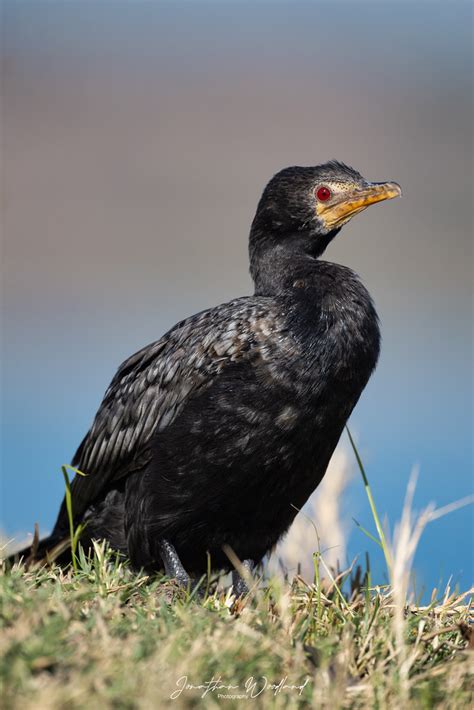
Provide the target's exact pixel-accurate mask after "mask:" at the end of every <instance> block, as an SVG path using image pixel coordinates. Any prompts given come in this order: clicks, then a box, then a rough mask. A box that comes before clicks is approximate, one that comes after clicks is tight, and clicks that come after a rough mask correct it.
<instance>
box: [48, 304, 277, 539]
mask: <svg viewBox="0 0 474 710" xmlns="http://www.w3.org/2000/svg"><path fill="white" fill-rule="evenodd" d="M288 337H289V336H288V334H287V331H286V326H285V322H284V318H283V314H282V313H281V312H278V310H277V309H276V307H275V306H274V305H273V302H272V300H271V299H270V298H265V297H253V298H240V299H236V300H235V301H231V302H230V303H227V304H224V305H222V306H218V307H216V308H213V309H210V310H207V311H203V312H201V313H198V314H197V315H195V316H192V317H191V318H188V319H187V320H184V321H182V322H181V323H178V324H177V325H176V326H175V327H174V328H173V329H172V330H170V331H169V332H168V333H167V334H166V335H165V336H164V337H163V338H161V339H160V340H158V341H156V342H155V343H152V344H151V345H148V346H147V347H145V348H143V349H142V350H140V351H139V352H137V353H136V354H135V355H132V356H131V357H130V358H129V359H128V360H126V361H125V362H124V363H123V364H122V365H121V366H120V368H119V370H118V372H117V374H116V375H115V377H114V378H113V380H112V382H111V384H110V386H109V388H108V389H107V391H106V393H105V396H104V399H103V401H102V403H101V405H100V407H99V410H98V412H97V414H96V417H95V420H94V422H93V424H92V427H91V429H90V431H89V432H88V434H87V435H86V437H85V438H84V440H83V442H82V444H81V445H80V447H79V449H78V451H77V453H76V456H75V457H74V459H73V465H74V466H76V467H77V468H78V469H79V470H80V471H82V472H83V473H85V474H86V476H76V477H75V478H74V480H73V482H72V496H73V507H74V516H75V518H76V517H77V518H80V517H81V515H82V513H83V512H84V511H85V509H86V508H87V507H88V506H89V505H90V504H91V503H93V501H94V500H96V499H97V498H98V497H100V495H101V494H103V492H104V491H105V490H107V489H108V488H110V487H111V484H113V483H114V482H115V481H116V480H118V479H120V478H122V477H124V476H126V475H127V474H128V473H129V472H130V470H131V467H132V468H133V466H134V462H136V461H137V460H139V459H140V454H141V453H143V451H144V450H146V449H147V444H148V443H149V442H150V439H151V437H152V435H153V434H154V432H155V431H160V430H163V429H165V428H166V427H167V426H168V425H169V424H171V422H173V420H174V419H175V417H176V416H177V415H178V413H179V412H180V411H181V410H182V408H183V407H184V406H185V404H186V402H187V401H188V400H189V399H190V398H191V397H193V396H194V395H195V394H197V393H200V392H202V391H203V390H204V389H206V388H207V387H208V386H210V385H211V384H212V382H213V381H214V380H215V378H216V377H218V376H219V373H220V372H221V371H222V370H223V368H225V367H227V366H228V365H229V364H230V363H238V362H244V361H251V360H255V361H267V363H268V365H269V367H270V368H271V362H272V360H273V356H274V354H275V353H274V350H275V348H277V349H279V348H281V347H288ZM66 519H67V518H66ZM64 523H65V506H64V504H63V506H62V512H60V515H59V518H58V522H57V525H56V526H57V527H61V526H62V525H64Z"/></svg>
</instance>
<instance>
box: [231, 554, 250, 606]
mask: <svg viewBox="0 0 474 710" xmlns="http://www.w3.org/2000/svg"><path fill="white" fill-rule="evenodd" d="M242 567H243V568H244V569H245V570H247V572H248V573H249V574H251V573H252V570H253V567H254V563H253V561H252V560H244V561H243V562H242ZM232 586H233V588H234V594H235V596H236V597H243V596H245V594H248V593H249V587H248V584H247V582H246V581H245V579H244V578H243V577H242V575H241V574H240V573H239V572H238V571H237V570H236V569H234V570H233V572H232Z"/></svg>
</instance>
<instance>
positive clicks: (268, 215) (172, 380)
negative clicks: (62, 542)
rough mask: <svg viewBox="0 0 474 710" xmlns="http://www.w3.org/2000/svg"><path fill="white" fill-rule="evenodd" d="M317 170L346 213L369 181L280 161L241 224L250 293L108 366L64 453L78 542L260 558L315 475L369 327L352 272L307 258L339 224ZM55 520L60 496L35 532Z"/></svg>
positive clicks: (156, 556)
mask: <svg viewBox="0 0 474 710" xmlns="http://www.w3.org/2000/svg"><path fill="white" fill-rule="evenodd" d="M321 181H326V183H327V185H329V186H332V185H337V190H338V191H339V192H338V196H337V199H338V200H339V202H338V205H340V204H341V191H344V189H346V190H347V192H348V195H351V196H352V197H351V199H352V200H354V194H356V193H357V195H358V200H359V202H358V205H359V206H358V207H357V211H360V205H361V204H362V203H361V199H362V198H361V197H360V195H362V194H364V195H365V194H366V192H367V190H370V185H371V184H370V183H367V182H366V181H365V180H364V178H362V177H361V175H360V174H359V173H357V172H356V171H354V170H353V169H352V168H349V167H348V166H346V165H344V164H341V163H337V162H335V161H333V162H331V163H327V164H325V165H322V166H317V167H315V168H287V169H285V170H283V171H281V173H279V174H277V175H276V176H275V177H274V178H273V179H272V180H271V181H270V182H269V184H268V185H267V187H266V189H265V191H264V193H263V195H262V198H261V200H260V202H259V205H258V208H257V213H256V216H255V219H254V221H253V224H252V228H251V234H250V246H249V248H250V264H251V274H252V277H253V279H254V283H255V295H254V296H248V297H242V298H237V299H235V300H233V301H230V302H229V303H225V304H223V305H220V306H217V307H215V308H211V309H209V310H206V311H203V312H201V313H198V314H197V315H194V316H191V317H190V318H187V319H186V320H183V321H181V322H180V323H178V324H177V325H176V326H174V328H172V329H171V330H170V331H169V332H168V333H167V334H166V335H164V336H163V337H162V338H161V339H160V340H158V341H156V342H154V343H152V344H151V345H148V346H147V347H145V348H143V349H142V350H140V351H139V352H137V353H136V354H135V355H133V356H132V357H130V358H129V359H128V360H126V361H125V362H124V363H123V364H122V365H121V367H120V368H119V370H118V372H117V374H116V375H115V377H114V378H113V380H112V382H111V384H110V386H109V388H108V389H107V391H106V393H105V396H104V399H103V401H102V404H101V405H100V407H99V410H98V412H97V415H96V417H95V419H94V422H93V424H92V427H91V429H90V431H89V432H88V434H87V435H86V437H85V438H84V440H83V441H82V443H81V445H80V447H79V449H78V451H77V453H76V455H75V457H74V459H73V465H74V466H76V467H77V468H78V469H79V470H81V471H82V472H83V473H85V474H86V475H85V476H79V475H78V476H76V477H75V479H74V481H73V484H72V499H73V509H74V516H75V520H76V523H78V522H80V521H82V522H85V523H86V528H85V533H84V536H83V542H84V544H87V541H88V540H91V539H94V538H105V539H108V540H109V541H110V543H111V544H112V545H113V546H115V547H116V548H118V549H120V550H122V551H123V552H124V553H126V554H128V555H129V556H130V559H131V561H132V563H133V564H134V565H135V566H137V567H139V566H144V567H146V568H149V569H157V568H159V567H160V566H161V565H162V562H165V566H166V559H165V557H164V552H163V551H164V550H168V549H170V550H171V551H172V552H171V553H170V554H172V555H173V556H174V557H173V560H174V562H176V560H178V561H179V559H180V560H181V562H182V563H183V564H184V567H185V569H186V570H187V571H188V572H192V573H197V574H199V573H202V572H205V570H206V568H207V565H208V560H207V555H208V554H209V555H210V557H211V564H212V565H213V566H214V567H227V566H228V560H227V557H226V555H225V553H224V552H223V547H225V546H226V545H227V546H230V547H231V548H232V549H233V550H234V552H235V553H236V554H237V556H238V557H239V558H240V559H242V560H254V561H259V560H260V559H261V558H262V557H263V556H264V555H265V553H267V552H268V551H269V550H270V549H271V548H272V547H273V546H274V545H275V544H276V542H277V541H278V539H279V537H280V536H281V535H282V534H283V533H284V532H285V531H286V530H287V529H288V527H289V525H290V524H291V522H292V520H293V518H294V517H295V515H296V513H297V510H298V509H300V508H301V507H302V506H303V505H304V503H305V501H306V500H307V498H308V497H309V496H310V494H311V493H312V491H313V490H314V489H315V488H316V487H317V485H318V483H319V481H320V480H321V478H322V477H323V475H324V473H325V471H326V467H327V465H328V463H329V459H330V457H331V455H332V452H333V450H334V448H335V446H336V444H337V441H338V439H339V436H340V434H341V432H342V429H343V427H344V424H345V422H346V420H347V418H348V416H349V415H350V413H351V411H352V409H353V407H354V406H355V404H356V402H357V400H358V398H359V396H360V394H361V392H362V390H363V388H364V386H365V384H366V382H367V380H368V378H369V377H370V374H371V373H372V371H373V369H374V367H375V365H376V362H377V358H378V354H379V341H380V335H379V328H378V320H377V315H376V312H375V309H374V306H373V303H372V301H371V298H370V296H369V294H368V292H367V290H366V289H365V287H364V286H363V285H362V284H361V282H360V280H359V279H358V277H357V276H356V275H355V274H354V273H353V272H352V271H351V270H350V269H348V268H346V267H344V266H339V265H336V264H331V263H329V262H324V261H320V260H319V259H318V257H319V255H320V254H321V253H322V252H323V251H324V249H325V247H326V246H327V244H328V243H329V241H331V239H333V238H334V236H335V235H336V234H337V232H338V231H339V227H338V226H337V225H336V227H335V228H333V227H331V229H329V228H328V227H327V226H326V222H325V221H324V213H323V211H322V210H319V209H315V200H316V198H315V194H316V192H317V188H318V186H319V185H320V184H321ZM386 185H387V186H389V187H387V195H388V194H389V192H390V190H391V192H390V195H391V196H393V194H392V193H393V191H394V188H393V185H394V184H393V183H390V184H389V183H387V184H386ZM397 187H398V186H397ZM328 189H329V188H327V189H326V191H325V194H327V191H328ZM377 189H378V192H377V195H378V194H379V192H380V189H381V188H377ZM357 191H358V192H357ZM374 194H375V188H374ZM342 197H344V192H342ZM364 199H366V198H364ZM378 199H388V197H387V198H379V197H377V200H378ZM348 200H349V198H348ZM372 201H374V199H372ZM316 202H317V200H316ZM348 204H349V203H348ZM351 204H352V203H351ZM367 204H370V202H367ZM348 209H349V208H347V209H346V208H345V207H344V215H343V217H342V218H343V219H344V222H345V221H347V219H348V217H347V213H348ZM354 209H355V208H354ZM338 214H339V213H338V212H337V210H335V211H334V215H336V217H337V215H338ZM321 215H323V216H321ZM334 215H333V216H332V217H331V220H332V222H331V224H332V223H333V221H334V219H336V217H334ZM342 218H341V219H342ZM327 223H328V224H329V222H327ZM67 532H68V519H67V511H66V505H65V502H63V504H62V506H61V509H60V512H59V515H58V519H57V522H56V525H55V528H54V530H53V533H52V536H51V538H50V539H49V543H45V544H52V543H53V542H55V541H57V540H59V539H61V538H62V537H64V535H67ZM173 546H174V547H173ZM173 569H175V567H173Z"/></svg>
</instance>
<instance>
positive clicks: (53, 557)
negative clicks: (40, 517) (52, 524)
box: [3, 526, 71, 569]
mask: <svg viewBox="0 0 474 710" xmlns="http://www.w3.org/2000/svg"><path fill="white" fill-rule="evenodd" d="M3 562H4V565H5V566H6V567H7V568H11V567H12V566H13V565H14V564H16V563H20V564H23V565H24V566H25V567H26V568H27V569H35V568H38V567H43V566H45V565H51V564H58V565H61V566H65V565H67V564H69V563H70V562H71V542H70V539H69V535H67V536H58V535H48V537H44V538H43V539H42V540H40V539H39V534H38V530H37V528H36V526H35V534H34V537H33V541H32V543H31V544H30V545H28V546H27V547H23V548H22V549H21V550H17V551H16V552H12V553H11V554H10V555H9V556H8V557H6V558H5V560H4V561H3Z"/></svg>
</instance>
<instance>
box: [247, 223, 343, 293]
mask: <svg viewBox="0 0 474 710" xmlns="http://www.w3.org/2000/svg"><path fill="white" fill-rule="evenodd" d="M333 237H334V234H330V235H327V236H326V237H315V235H314V233H313V232H311V231H310V230H308V231H305V230H298V231H295V232H292V233H288V232H286V233H285V234H284V235H282V236H280V235H278V233H275V231H271V232H268V231H259V230H257V229H255V225H253V226H252V230H251V232H250V241H249V254H250V275H251V276H252V279H253V281H254V284H255V294H256V295H259V296H272V295H277V294H279V293H283V292H284V291H286V290H288V289H289V288H291V287H292V285H293V284H294V282H295V281H296V280H298V279H301V278H304V277H305V276H307V275H309V274H314V272H315V271H316V270H317V269H318V265H319V264H320V263H321V262H319V261H318V257H319V256H320V255H321V254H322V253H323V251H324V249H325V248H326V246H327V244H328V243H329V242H330V241H331V239H332V238H333Z"/></svg>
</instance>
